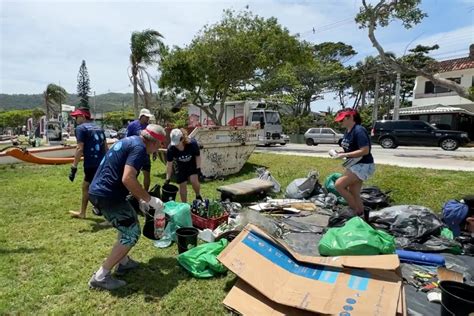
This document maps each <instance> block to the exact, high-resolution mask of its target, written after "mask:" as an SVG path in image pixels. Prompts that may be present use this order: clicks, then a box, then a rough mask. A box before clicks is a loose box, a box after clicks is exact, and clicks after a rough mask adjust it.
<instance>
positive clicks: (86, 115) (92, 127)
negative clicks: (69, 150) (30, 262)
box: [69, 108, 108, 218]
mask: <svg viewBox="0 0 474 316" xmlns="http://www.w3.org/2000/svg"><path fill="white" fill-rule="evenodd" d="M71 116H72V117H73V118H74V119H75V120H76V123H77V127H76V139H77V146H76V153H75V155H74V162H73V163H72V166H71V172H70V173H69V180H71V182H72V181H74V179H75V177H76V172H77V165H78V164H79V161H80V160H81V157H82V156H84V180H83V181H82V203H81V210H80V211H79V212H76V211H69V213H70V214H71V216H72V217H75V218H85V217H86V209H87V202H88V200H89V193H88V192H89V184H90V183H91V182H92V179H93V178H94V175H95V173H96V172H97V168H98V167H99V163H100V161H101V160H102V158H103V157H104V155H105V152H106V151H107V149H108V148H107V141H106V138H105V133H104V130H103V129H102V128H100V127H99V126H97V125H96V124H94V123H92V122H90V118H91V114H90V112H89V110H88V109H85V108H79V109H77V110H75V111H74V112H72V113H71Z"/></svg>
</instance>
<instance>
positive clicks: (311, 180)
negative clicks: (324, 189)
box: [285, 171, 321, 199]
mask: <svg viewBox="0 0 474 316" xmlns="http://www.w3.org/2000/svg"><path fill="white" fill-rule="evenodd" d="M318 180H319V173H318V172H317V171H310V172H309V173H308V175H307V177H306V178H299V179H295V180H293V181H292V182H291V183H290V184H289V185H288V186H287V187H286V193H285V197H287V198H290V199H305V198H309V197H310V196H313V195H314V194H313V193H314V192H315V191H316V192H317V191H319V188H320V187H321V185H320V184H319V182H318Z"/></svg>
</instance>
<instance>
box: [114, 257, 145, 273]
mask: <svg viewBox="0 0 474 316" xmlns="http://www.w3.org/2000/svg"><path fill="white" fill-rule="evenodd" d="M139 266H140V263H138V262H137V261H135V260H133V259H132V258H130V257H128V262H127V263H126V264H120V263H119V264H118V265H117V267H116V268H115V275H119V276H120V275H124V274H125V273H127V272H129V271H131V270H134V269H136V268H138V267H139Z"/></svg>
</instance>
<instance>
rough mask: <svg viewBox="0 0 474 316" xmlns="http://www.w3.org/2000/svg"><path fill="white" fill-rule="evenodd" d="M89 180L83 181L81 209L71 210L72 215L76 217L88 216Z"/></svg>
mask: <svg viewBox="0 0 474 316" xmlns="http://www.w3.org/2000/svg"><path fill="white" fill-rule="evenodd" d="M89 184H90V183H89V182H87V181H82V201H81V211H80V212H75V211H69V213H70V214H71V216H72V217H75V218H86V210H87V203H88V201H89Z"/></svg>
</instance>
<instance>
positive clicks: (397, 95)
mask: <svg viewBox="0 0 474 316" xmlns="http://www.w3.org/2000/svg"><path fill="white" fill-rule="evenodd" d="M400 84H401V79H400V72H397V81H396V86H395V103H394V105H393V116H392V119H393V120H398V119H399V115H398V112H399V110H400Z"/></svg>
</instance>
